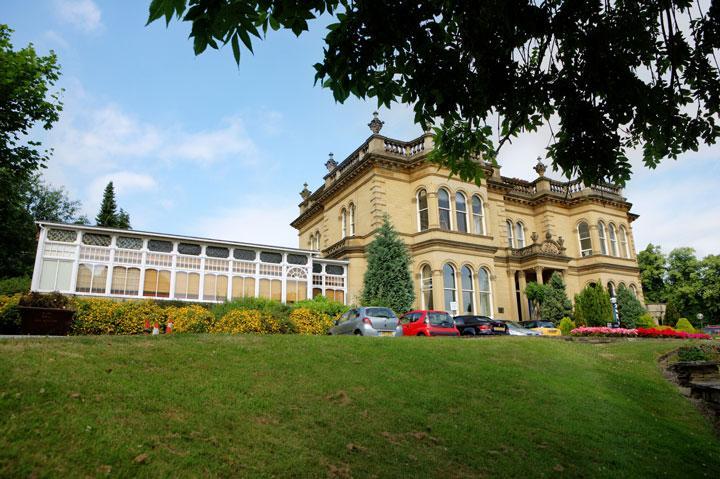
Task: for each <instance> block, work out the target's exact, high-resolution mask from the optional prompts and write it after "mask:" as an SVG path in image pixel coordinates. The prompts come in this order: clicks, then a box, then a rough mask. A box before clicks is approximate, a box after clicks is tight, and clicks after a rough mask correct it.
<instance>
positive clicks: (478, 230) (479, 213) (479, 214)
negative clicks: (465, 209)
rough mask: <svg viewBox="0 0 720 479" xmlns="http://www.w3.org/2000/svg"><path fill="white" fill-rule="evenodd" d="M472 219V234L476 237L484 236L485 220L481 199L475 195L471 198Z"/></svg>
mask: <svg viewBox="0 0 720 479" xmlns="http://www.w3.org/2000/svg"><path fill="white" fill-rule="evenodd" d="M472 217H473V233H475V234H478V235H484V234H485V218H484V215H483V202H482V199H481V198H480V197H479V196H477V195H475V196H473V197H472Z"/></svg>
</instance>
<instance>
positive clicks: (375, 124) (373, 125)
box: [368, 111, 385, 135]
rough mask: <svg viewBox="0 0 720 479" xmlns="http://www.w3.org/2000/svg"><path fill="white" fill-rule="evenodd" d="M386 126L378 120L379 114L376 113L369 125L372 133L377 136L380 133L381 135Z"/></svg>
mask: <svg viewBox="0 0 720 479" xmlns="http://www.w3.org/2000/svg"><path fill="white" fill-rule="evenodd" d="M384 124H385V122H384V121H381V120H380V118H378V112H376V111H374V112H373V119H372V120H370V123H368V126H369V127H370V131H372V132H373V135H377V134H378V133H380V130H382V127H383V125H384Z"/></svg>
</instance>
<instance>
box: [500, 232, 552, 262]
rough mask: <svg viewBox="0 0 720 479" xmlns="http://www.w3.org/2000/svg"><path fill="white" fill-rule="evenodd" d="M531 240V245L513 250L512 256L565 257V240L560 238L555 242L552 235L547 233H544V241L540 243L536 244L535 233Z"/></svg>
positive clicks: (536, 236) (536, 237)
mask: <svg viewBox="0 0 720 479" xmlns="http://www.w3.org/2000/svg"><path fill="white" fill-rule="evenodd" d="M531 238H532V240H533V244H531V245H529V246H526V247H524V248H519V249H513V250H512V255H513V256H515V257H520V258H525V257H529V256H535V255H544V256H565V246H564V243H565V240H563V239H562V238H558V239H557V241H556V240H554V239H552V234H550V232H549V231H548V232H547V233H545V241H543V242H542V243H538V234H537V233H535V232H533V234H532V236H531Z"/></svg>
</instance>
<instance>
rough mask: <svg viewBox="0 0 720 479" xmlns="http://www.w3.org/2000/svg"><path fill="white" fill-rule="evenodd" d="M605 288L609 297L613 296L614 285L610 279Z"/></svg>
mask: <svg viewBox="0 0 720 479" xmlns="http://www.w3.org/2000/svg"><path fill="white" fill-rule="evenodd" d="M607 289H608V294H609V295H610V297H611V298H614V297H615V285H614V284H613V282H612V281H608V284H607Z"/></svg>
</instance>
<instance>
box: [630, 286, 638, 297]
mask: <svg viewBox="0 0 720 479" xmlns="http://www.w3.org/2000/svg"><path fill="white" fill-rule="evenodd" d="M630 292H631V293H632V294H633V296H635V297H636V298H637V295H638V291H637V286H635V285H634V284H631V285H630Z"/></svg>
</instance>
